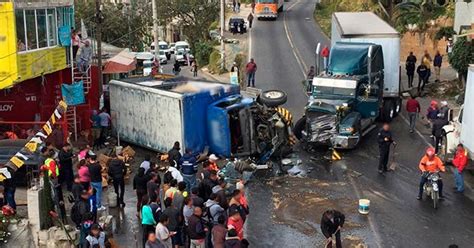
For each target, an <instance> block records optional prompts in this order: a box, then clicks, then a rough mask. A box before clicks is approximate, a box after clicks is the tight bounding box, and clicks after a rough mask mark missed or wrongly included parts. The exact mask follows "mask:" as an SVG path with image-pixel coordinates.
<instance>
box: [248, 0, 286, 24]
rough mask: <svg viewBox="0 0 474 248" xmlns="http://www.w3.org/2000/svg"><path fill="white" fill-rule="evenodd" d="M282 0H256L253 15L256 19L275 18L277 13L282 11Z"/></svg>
mask: <svg viewBox="0 0 474 248" xmlns="http://www.w3.org/2000/svg"><path fill="white" fill-rule="evenodd" d="M283 2H284V0H256V1H255V15H256V16H257V19H258V20H260V19H263V18H265V19H274V20H275V19H277V18H278V13H280V12H282V11H283Z"/></svg>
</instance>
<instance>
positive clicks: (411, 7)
mask: <svg viewBox="0 0 474 248" xmlns="http://www.w3.org/2000/svg"><path fill="white" fill-rule="evenodd" d="M445 14H446V6H443V5H440V4H439V3H438V2H437V1H434V0H422V1H420V2H402V3H400V4H397V5H396V7H395V13H394V15H393V18H394V23H395V26H396V28H397V30H398V31H399V32H401V33H405V32H407V31H410V32H412V33H418V35H419V37H420V44H421V45H423V44H424V40H425V35H426V34H427V32H428V31H429V30H431V29H432V28H433V26H434V25H435V24H436V22H435V20H436V19H438V18H439V17H441V16H444V15H445Z"/></svg>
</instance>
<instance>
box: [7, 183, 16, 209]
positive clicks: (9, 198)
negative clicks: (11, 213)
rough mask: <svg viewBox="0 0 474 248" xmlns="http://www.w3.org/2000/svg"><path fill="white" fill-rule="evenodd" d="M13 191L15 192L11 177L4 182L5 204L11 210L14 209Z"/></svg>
mask: <svg viewBox="0 0 474 248" xmlns="http://www.w3.org/2000/svg"><path fill="white" fill-rule="evenodd" d="M15 191H16V186H15V182H14V181H13V177H12V178H10V179H7V180H5V182H4V195H5V203H6V204H8V206H10V207H12V208H13V209H16V202H15Z"/></svg>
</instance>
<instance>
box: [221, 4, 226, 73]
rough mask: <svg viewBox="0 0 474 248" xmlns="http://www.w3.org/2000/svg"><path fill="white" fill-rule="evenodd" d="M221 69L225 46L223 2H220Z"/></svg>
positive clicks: (223, 65)
mask: <svg viewBox="0 0 474 248" xmlns="http://www.w3.org/2000/svg"><path fill="white" fill-rule="evenodd" d="M220 19H221V58H222V64H221V68H222V69H225V46H224V30H225V0H221V16H220Z"/></svg>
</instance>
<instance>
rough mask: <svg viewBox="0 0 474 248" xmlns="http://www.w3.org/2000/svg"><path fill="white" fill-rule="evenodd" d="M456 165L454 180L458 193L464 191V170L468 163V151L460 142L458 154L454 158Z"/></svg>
mask: <svg viewBox="0 0 474 248" xmlns="http://www.w3.org/2000/svg"><path fill="white" fill-rule="evenodd" d="M453 165H454V167H455V168H454V181H455V183H456V191H455V192H456V193H463V192H464V178H463V176H462V172H463V170H464V168H465V167H466V165H467V151H466V150H465V149H464V146H463V145H462V144H459V145H458V147H457V149H456V154H455V155H454V159H453Z"/></svg>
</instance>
